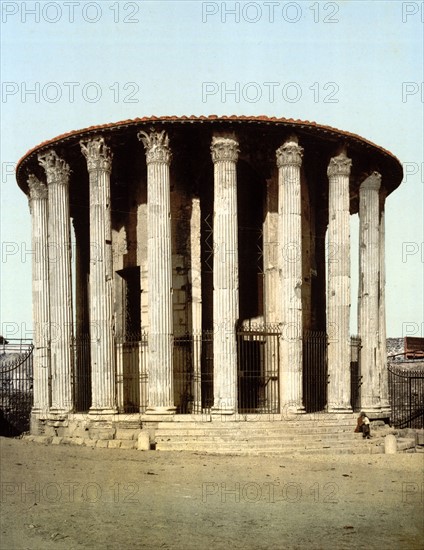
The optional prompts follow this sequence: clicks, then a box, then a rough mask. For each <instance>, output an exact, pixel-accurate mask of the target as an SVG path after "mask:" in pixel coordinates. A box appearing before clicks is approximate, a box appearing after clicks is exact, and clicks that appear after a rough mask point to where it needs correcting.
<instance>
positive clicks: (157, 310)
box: [138, 130, 175, 414]
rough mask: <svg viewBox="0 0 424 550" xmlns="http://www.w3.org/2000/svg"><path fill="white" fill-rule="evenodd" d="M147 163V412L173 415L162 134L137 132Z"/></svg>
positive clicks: (166, 152)
mask: <svg viewBox="0 0 424 550" xmlns="http://www.w3.org/2000/svg"><path fill="white" fill-rule="evenodd" d="M138 138H139V139H140V140H141V141H142V142H143V145H144V148H145V150H146V163H147V221H148V228H147V231H148V236H147V271H148V279H149V298H148V299H149V336H148V377H149V382H148V384H149V400H148V401H149V404H148V408H147V411H146V412H147V413H150V414H169V413H174V412H175V406H174V380H173V315H172V248H171V244H172V243H171V205H170V182H169V179H170V178H169V165H170V164H171V151H170V149H169V139H168V136H167V134H166V133H165V131H164V130H163V131H162V132H156V131H155V130H152V131H151V132H150V133H149V134H147V133H146V132H143V131H141V132H139V133H138Z"/></svg>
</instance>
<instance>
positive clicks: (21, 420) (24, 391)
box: [0, 339, 33, 436]
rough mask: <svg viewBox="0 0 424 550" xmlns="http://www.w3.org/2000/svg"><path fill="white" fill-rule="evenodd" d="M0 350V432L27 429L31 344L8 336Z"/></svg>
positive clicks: (30, 396) (8, 433)
mask: <svg viewBox="0 0 424 550" xmlns="http://www.w3.org/2000/svg"><path fill="white" fill-rule="evenodd" d="M0 350H1V351H0V435H4V436H15V435H19V434H21V433H22V432H25V431H27V430H28V429H29V419H30V414H31V407H32V403H33V368H32V359H33V345H32V341H31V340H24V339H19V340H18V339H9V340H8V341H6V340H3V342H2V344H1V347H0Z"/></svg>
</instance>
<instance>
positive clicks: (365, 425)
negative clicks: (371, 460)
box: [355, 412, 371, 439]
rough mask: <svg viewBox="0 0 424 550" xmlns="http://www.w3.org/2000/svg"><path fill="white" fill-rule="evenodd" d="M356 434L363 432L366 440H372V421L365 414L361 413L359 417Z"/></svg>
mask: <svg viewBox="0 0 424 550" xmlns="http://www.w3.org/2000/svg"><path fill="white" fill-rule="evenodd" d="M355 432H356V433H358V432H361V433H362V437H363V438H364V439H365V438H366V439H370V438H371V433H370V419H369V418H368V416H367V415H366V414H365V413H364V412H361V414H360V415H359V417H358V423H357V425H356V428H355Z"/></svg>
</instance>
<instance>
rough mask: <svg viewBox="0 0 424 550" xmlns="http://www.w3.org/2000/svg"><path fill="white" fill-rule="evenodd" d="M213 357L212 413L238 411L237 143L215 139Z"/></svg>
mask: <svg viewBox="0 0 424 550" xmlns="http://www.w3.org/2000/svg"><path fill="white" fill-rule="evenodd" d="M211 152H212V161H213V163H214V219H213V251H214V252H213V254H214V256H213V325H214V334H213V356H214V381H213V387H214V405H213V408H212V412H213V413H215V414H218V413H222V414H232V413H236V412H237V341H236V326H237V322H238V318H239V277H238V223H237V159H238V153H239V149H238V142H237V141H236V140H235V139H233V138H229V137H220V136H214V137H213V139H212V145H211Z"/></svg>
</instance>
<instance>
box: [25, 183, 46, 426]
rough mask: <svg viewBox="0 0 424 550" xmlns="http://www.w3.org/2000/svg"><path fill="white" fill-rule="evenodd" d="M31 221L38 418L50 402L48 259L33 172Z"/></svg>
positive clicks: (41, 193) (41, 190)
mask: <svg viewBox="0 0 424 550" xmlns="http://www.w3.org/2000/svg"><path fill="white" fill-rule="evenodd" d="M28 187H29V193H30V195H29V206H30V211H31V224H32V251H33V256H32V303H33V306H32V313H33V323H34V363H33V366H34V405H33V408H32V411H33V412H34V413H37V414H38V415H40V416H41V417H43V416H45V415H46V413H47V412H48V409H49V405H50V391H49V376H50V349H49V348H50V298H49V261H48V196H47V195H48V194H47V186H46V185H45V184H43V183H42V182H41V181H39V180H38V179H37V178H36V177H35V176H34V175H32V174H31V175H30V176H29V178H28Z"/></svg>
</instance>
